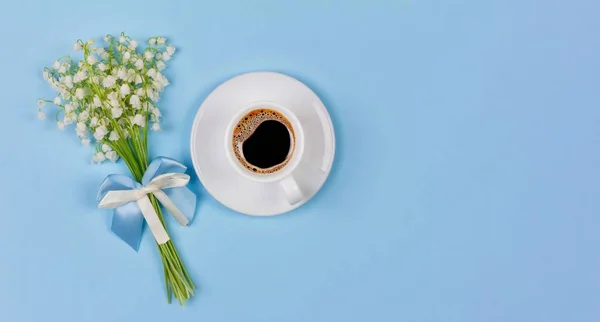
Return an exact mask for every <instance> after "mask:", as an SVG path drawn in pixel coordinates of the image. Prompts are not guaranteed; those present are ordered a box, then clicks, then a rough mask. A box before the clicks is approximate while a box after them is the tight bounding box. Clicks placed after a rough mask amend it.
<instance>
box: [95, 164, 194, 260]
mask: <svg viewBox="0 0 600 322" xmlns="http://www.w3.org/2000/svg"><path fill="white" fill-rule="evenodd" d="M186 169H187V168H186V167H185V166H184V165H183V164H181V163H179V162H177V161H175V160H173V159H169V158H166V157H158V158H156V159H154V160H152V162H151V163H150V165H149V166H148V169H146V172H145V173H144V176H143V177H142V182H141V183H139V182H136V181H135V180H133V179H132V178H130V177H128V176H125V175H121V174H111V175H109V176H108V177H106V179H105V180H104V182H103V183H102V185H101V186H100V189H99V191H98V200H99V204H98V207H99V208H115V211H114V215H113V218H112V224H111V230H112V231H113V232H114V233H115V234H116V235H117V236H119V237H120V238H121V239H123V241H125V242H126V243H127V244H129V246H131V247H132V248H133V249H135V250H136V251H137V250H138V249H139V244H140V240H141V238H142V227H143V224H144V219H145V220H146V223H147V224H148V227H149V228H150V231H151V232H152V235H153V236H154V239H156V242H157V243H158V244H164V243H166V242H168V241H169V239H170V238H169V235H168V234H167V231H166V230H165V228H164V227H163V225H162V223H161V221H160V219H159V218H158V214H157V213H156V211H155V210H154V207H153V206H152V203H151V202H150V199H149V198H148V195H149V194H152V195H154V196H155V197H156V199H158V200H159V201H160V203H161V204H162V206H163V207H164V208H165V209H166V210H167V211H168V212H169V213H170V214H171V215H172V216H173V217H175V219H176V220H177V222H179V224H181V225H182V226H187V225H188V224H189V222H190V221H191V220H192V218H193V216H194V210H195V207H196V195H194V193H193V192H192V191H191V190H190V189H188V188H187V187H185V186H186V185H187V184H188V182H189V181H190V176H189V175H187V174H185V170H186ZM176 204H177V205H178V207H179V208H178V207H177V206H175V205H176ZM180 209H181V210H182V211H181V210H180ZM184 214H187V215H188V216H190V217H186V216H185V215H184Z"/></svg>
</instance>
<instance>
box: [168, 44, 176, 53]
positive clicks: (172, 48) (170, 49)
mask: <svg viewBox="0 0 600 322" xmlns="http://www.w3.org/2000/svg"><path fill="white" fill-rule="evenodd" d="M167 52H168V53H169V55H171V56H173V54H174V53H175V47H173V46H171V45H168V46H167Z"/></svg>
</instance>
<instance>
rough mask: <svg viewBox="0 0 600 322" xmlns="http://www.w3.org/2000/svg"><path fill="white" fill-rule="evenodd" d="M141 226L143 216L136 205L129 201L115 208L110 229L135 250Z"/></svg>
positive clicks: (138, 245) (138, 246)
mask: <svg viewBox="0 0 600 322" xmlns="http://www.w3.org/2000/svg"><path fill="white" fill-rule="evenodd" d="M143 226H144V217H142V213H141V212H140V209H139V208H138V206H137V205H136V204H135V203H134V202H131V203H128V204H126V205H123V206H121V207H119V208H116V209H115V211H114V214H113V218H112V223H111V227H110V229H111V230H112V231H113V233H115V235H117V236H118V237H119V238H121V239H122V240H123V241H124V242H126V243H127V244H128V245H129V246H131V248H133V249H134V250H135V251H136V252H137V251H138V249H139V248H140V240H141V239H142V229H143Z"/></svg>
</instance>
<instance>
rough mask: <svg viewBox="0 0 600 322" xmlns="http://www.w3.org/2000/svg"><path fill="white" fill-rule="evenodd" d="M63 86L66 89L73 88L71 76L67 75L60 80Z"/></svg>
mask: <svg viewBox="0 0 600 322" xmlns="http://www.w3.org/2000/svg"><path fill="white" fill-rule="evenodd" d="M62 81H63V84H65V86H66V87H67V88H69V89H70V88H73V76H71V75H67V76H65V77H63V78H62Z"/></svg>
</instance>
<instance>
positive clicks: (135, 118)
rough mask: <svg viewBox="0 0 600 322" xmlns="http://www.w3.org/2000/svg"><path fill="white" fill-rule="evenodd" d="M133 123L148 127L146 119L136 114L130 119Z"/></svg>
mask: <svg viewBox="0 0 600 322" xmlns="http://www.w3.org/2000/svg"><path fill="white" fill-rule="evenodd" d="M130 121H131V123H133V124H135V125H138V126H141V127H144V126H145V125H146V118H144V116H142V115H141V114H136V115H135V116H132V117H130Z"/></svg>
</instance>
